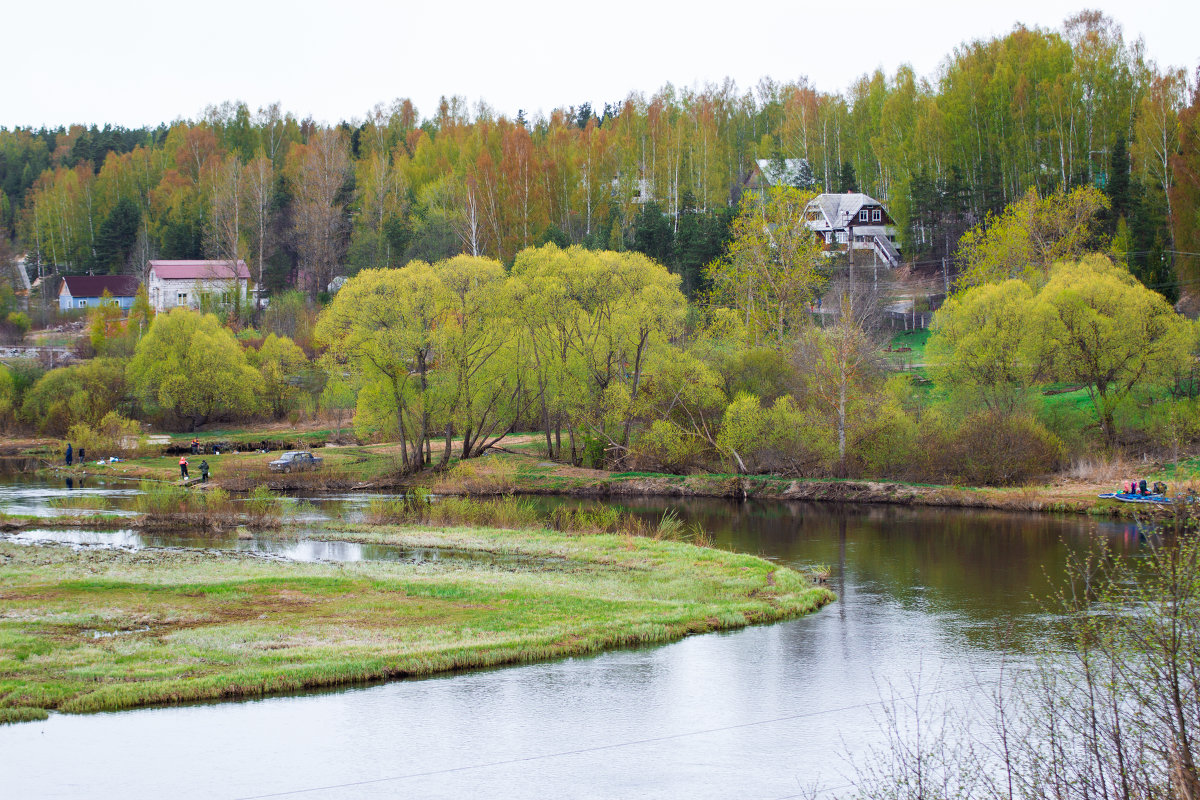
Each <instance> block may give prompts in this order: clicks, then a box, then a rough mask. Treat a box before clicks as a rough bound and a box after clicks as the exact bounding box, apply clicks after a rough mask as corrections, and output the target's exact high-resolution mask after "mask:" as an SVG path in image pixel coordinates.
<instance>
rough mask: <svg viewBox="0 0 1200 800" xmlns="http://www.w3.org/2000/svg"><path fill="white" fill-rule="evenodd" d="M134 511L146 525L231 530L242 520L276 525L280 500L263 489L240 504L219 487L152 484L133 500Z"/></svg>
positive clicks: (281, 506)
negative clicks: (176, 525) (187, 525)
mask: <svg viewBox="0 0 1200 800" xmlns="http://www.w3.org/2000/svg"><path fill="white" fill-rule="evenodd" d="M134 510H135V511H137V512H138V513H140V514H142V515H143V516H144V518H145V521H146V522H147V523H148V524H151V525H155V524H160V525H161V524H177V523H184V524H193V525H201V526H206V527H232V526H234V525H237V524H239V523H241V522H243V521H250V522H254V523H257V524H259V525H264V524H271V523H277V522H278V520H279V518H280V516H282V513H283V503H282V500H281V498H280V497H278V496H277V495H275V494H274V493H272V492H271V490H270V489H268V488H266V487H265V486H260V487H258V488H257V489H255V490H254V491H253V492H251V493H250V497H249V498H247V500H246V501H245V502H244V503H243V502H238V501H237V500H235V499H234V498H232V497H231V496H230V495H229V493H228V492H227V491H225V490H224V489H222V488H220V487H216V488H213V489H210V490H208V491H203V492H201V491H193V490H188V489H185V488H183V487H182V486H175V485H173V484H169V483H168V484H155V485H152V486H151V487H150V488H149V489H147V490H146V491H145V492H144V493H143V494H140V495H138V496H137V498H136V499H135V500H134Z"/></svg>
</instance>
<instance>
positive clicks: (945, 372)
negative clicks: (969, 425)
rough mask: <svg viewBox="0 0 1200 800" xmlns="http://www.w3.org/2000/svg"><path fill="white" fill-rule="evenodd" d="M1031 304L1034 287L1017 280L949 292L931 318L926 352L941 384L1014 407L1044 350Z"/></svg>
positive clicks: (996, 406)
mask: <svg viewBox="0 0 1200 800" xmlns="http://www.w3.org/2000/svg"><path fill="white" fill-rule="evenodd" d="M1033 307H1034V294H1033V290H1032V289H1030V288H1029V285H1028V284H1027V283H1025V282H1024V281H1019V280H1015V279H1013V280H1007V281H1004V282H1003V283H987V284H984V285H982V286H976V287H974V288H972V289H968V290H967V291H965V292H960V293H958V294H957V295H954V296H953V297H950V298H949V299H948V300H947V301H946V303H945V305H943V306H942V307H941V308H940V309H939V310H938V313H937V315H936V316H934V318H933V334H932V336H931V337H930V339H929V345H928V347H927V348H926V351H925V352H926V357H927V358H928V359H929V361H930V362H931V364H932V365H933V372H934V376H935V378H936V380H937V382H938V384H939V385H942V386H948V387H950V388H952V389H954V390H957V391H960V392H963V393H965V394H967V395H970V396H972V397H975V398H978V399H979V400H980V401H982V402H983V404H984V405H985V406H987V408H988V409H990V410H992V411H998V412H1002V413H1008V412H1011V411H1013V410H1014V409H1015V408H1016V406H1017V404H1018V403H1019V401H1020V399H1021V398H1022V397H1023V396H1024V394H1025V390H1027V389H1028V388H1029V387H1030V386H1032V385H1033V383H1034V381H1035V380H1036V379H1037V378H1038V374H1039V366H1041V352H1042V351H1044V348H1043V347H1042V346H1041V342H1040V340H1039V337H1038V336H1037V333H1036V331H1035V330H1034V328H1033V326H1032V325H1030V315H1031V314H1032V311H1033Z"/></svg>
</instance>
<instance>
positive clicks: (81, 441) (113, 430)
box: [67, 411, 146, 458]
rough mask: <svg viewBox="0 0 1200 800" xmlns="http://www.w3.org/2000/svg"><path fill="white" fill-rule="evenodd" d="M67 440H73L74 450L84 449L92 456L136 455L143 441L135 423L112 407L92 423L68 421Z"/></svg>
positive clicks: (144, 439)
mask: <svg viewBox="0 0 1200 800" xmlns="http://www.w3.org/2000/svg"><path fill="white" fill-rule="evenodd" d="M67 440H68V441H70V442H73V443H74V444H75V447H76V449H77V450H84V449H86V450H87V452H88V453H90V454H91V457H93V458H107V457H108V456H121V457H127V456H131V455H136V454H137V453H139V452H141V450H142V449H143V448H144V447H145V444H146V437H145V436H143V435H142V429H141V427H140V426H139V425H138V423H137V422H135V421H134V420H131V419H125V418H124V417H122V416H121V415H120V414H118V413H117V412H115V411H110V412H108V413H107V414H105V415H104V418H103V419H101V420H100V422H99V424H97V425H95V426H94V427H93V426H91V425H88V424H87V423H86V422H77V423H76V424H74V425H72V426H71V428H70V430H68V431H67Z"/></svg>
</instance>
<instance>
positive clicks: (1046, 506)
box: [54, 337, 1200, 521]
mask: <svg viewBox="0 0 1200 800" xmlns="http://www.w3.org/2000/svg"><path fill="white" fill-rule="evenodd" d="M913 339H914V341H913V344H914V345H916V347H914V350H916V349H917V348H919V347H920V346H921V345H922V344H923V343H922V342H921V341H919V337H913ZM1049 400H1050V401H1052V402H1056V403H1068V402H1076V401H1077V398H1074V397H1073V394H1072V393H1066V394H1061V395H1055V396H1054V397H1051V398H1050V399H1049ZM223 434H224V432H223ZM239 435H242V436H246V435H249V434H246V433H241V434H239ZM540 446H541V445H540V440H539V438H538V437H537V436H536V435H531V434H522V435H519V436H514V437H512V438H511V439H510V440H505V442H504V443H503V447H504V448H505V449H504V451H503V452H499V451H497V452H493V453H491V454H489V455H487V456H486V457H484V458H480V459H472V460H470V461H466V462H454V463H453V466H452V468H451V469H450V470H448V471H444V472H439V471H426V472H424V473H422V474H420V475H417V476H406V475H404V474H402V471H401V469H400V459H399V448H398V446H397V445H395V444H379V445H365V446H357V445H356V446H348V447H325V448H321V449H320V450H319V451H318V452H319V453H320V455H321V456H322V457H323V459H324V464H323V465H322V467H321V468H320V469H318V470H315V471H312V472H301V473H294V474H287V475H285V474H279V473H272V472H270V471H269V470H268V469H267V462H268V461H270V459H271V458H273V457H275V455H277V454H275V455H270V454H262V453H222V454H220V455H211V454H210V455H207V456H193V457H191V459H190V461H191V464H192V473H193V474H196V473H197V469H198V463H199V459H200V458H205V459H207V460H208V462H209V465H210V466H211V467H212V482H211V484H210V485H209V487H207V488H211V487H212V486H220V487H222V488H224V489H226V490H229V491H234V492H249V491H252V490H253V489H255V488H256V487H261V486H266V487H269V488H270V489H271V490H274V491H314V492H319V491H329V490H333V491H354V490H383V491H397V490H404V489H409V488H414V487H420V488H425V489H428V490H430V491H432V492H434V493H437V494H447V495H475V496H491V495H507V494H561V495H573V496H579V497H610V496H611V497H620V496H636V495H644V496H667V497H731V498H743V497H755V498H759V499H780V500H809V501H831V502H849V503H889V504H900V505H928V506H944V507H963V508H992V509H1001V510H1011V511H1046V512H1065V513H1090V514H1100V515H1108V516H1124V517H1134V516H1146V515H1148V514H1154V513H1163V511H1162V510H1159V511H1157V512H1156V511H1154V510H1153V509H1148V508H1147V507H1145V506H1132V505H1127V504H1122V503H1118V502H1115V501H1108V500H1100V499H1098V498H1097V495H1098V494H1100V493H1101V492H1110V491H1114V490H1116V489H1118V488H1119V487H1120V486H1121V485H1122V484H1127V483H1128V481H1129V480H1130V479H1132V478H1134V477H1137V478H1141V477H1145V478H1146V479H1147V480H1148V481H1149V482H1151V483H1153V482H1154V481H1155V480H1164V481H1166V482H1167V483H1168V484H1169V485H1170V486H1171V491H1172V494H1176V493H1183V492H1184V491H1185V490H1186V489H1187V487H1189V486H1192V487H1200V460H1198V459H1190V460H1184V461H1182V462H1181V463H1180V464H1179V465H1178V469H1176V467H1175V465H1173V464H1169V463H1168V464H1161V463H1149V462H1143V461H1137V462H1128V463H1125V462H1122V463H1111V462H1103V461H1101V462H1098V466H1097V468H1085V469H1080V468H1079V465H1076V467H1074V468H1072V469H1071V470H1070V471H1068V472H1064V473H1061V474H1057V475H1053V476H1048V477H1046V478H1045V479H1043V480H1042V481H1041V482H1038V483H1031V484H1028V485H1025V486H1017V487H969V486H967V487H964V486H946V485H940V486H939V485H929V484H916V483H907V482H902V481H893V480H872V479H865V478H864V479H849V480H839V479H823V478H807V479H795V478H784V477H776V476H765V475H752V476H738V475H730V474H712V473H707V474H695V475H671V474H660V473H638V472H608V471H604V470H597V469H586V468H581V467H573V466H569V465H565V464H558V463H553V462H549V461H546V460H545V459H544V458H543V457H542V456H541V455H540V454H539V452H538V448H539V447H540ZM62 472H63V470H62V469H61V468H55V469H54V473H55V474H58V473H62ZM81 473H86V474H90V475H98V476H109V477H121V478H133V479H140V480H144V481H148V482H163V483H171V482H177V481H178V477H179V469H178V457H177V456H158V457H146V458H139V459H131V460H129V461H125V462H120V463H116V464H111V465H105V466H98V465H95V464H89V465H88V466H86V467H83V468H80V467H76V468H75V469H74V472H73V473H72V474H81ZM400 521H402V520H400Z"/></svg>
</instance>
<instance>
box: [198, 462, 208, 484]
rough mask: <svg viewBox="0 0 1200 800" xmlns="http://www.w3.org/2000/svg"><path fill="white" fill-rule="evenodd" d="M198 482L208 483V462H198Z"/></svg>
mask: <svg viewBox="0 0 1200 800" xmlns="http://www.w3.org/2000/svg"><path fill="white" fill-rule="evenodd" d="M200 482H201V483H208V462H207V461H201V462H200Z"/></svg>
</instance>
